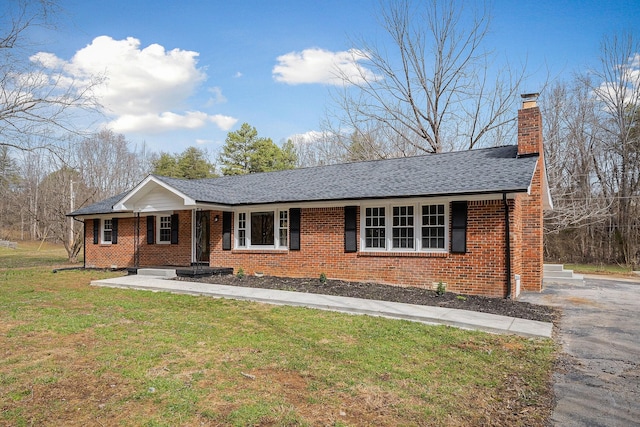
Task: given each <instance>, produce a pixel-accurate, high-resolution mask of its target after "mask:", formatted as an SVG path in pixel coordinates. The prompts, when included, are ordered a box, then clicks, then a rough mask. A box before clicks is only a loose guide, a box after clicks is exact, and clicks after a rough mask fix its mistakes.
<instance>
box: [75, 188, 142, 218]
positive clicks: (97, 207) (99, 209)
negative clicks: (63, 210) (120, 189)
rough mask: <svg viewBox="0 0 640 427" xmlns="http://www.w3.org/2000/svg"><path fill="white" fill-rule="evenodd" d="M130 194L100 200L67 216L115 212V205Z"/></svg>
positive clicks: (125, 193) (126, 192)
mask: <svg viewBox="0 0 640 427" xmlns="http://www.w3.org/2000/svg"><path fill="white" fill-rule="evenodd" d="M127 194H129V192H128V191H125V192H124V193H120V194H116V195H115V196H112V197H109V198H108V199H104V200H100V201H99V202H96V203H94V204H92V205H88V206H85V207H82V208H80V209H78V210H75V211H73V212H71V213H70V214H67V216H79V215H91V214H100V213H110V212H113V205H115V204H116V203H117V202H118V201H119V200H121V199H123V198H124V196H126V195H127Z"/></svg>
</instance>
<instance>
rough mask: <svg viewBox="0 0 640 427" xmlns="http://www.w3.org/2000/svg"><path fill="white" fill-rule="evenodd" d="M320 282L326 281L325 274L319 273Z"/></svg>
mask: <svg viewBox="0 0 640 427" xmlns="http://www.w3.org/2000/svg"><path fill="white" fill-rule="evenodd" d="M320 283H322V284H323V285H324V284H325V283H327V275H326V274H324V272H323V273H320Z"/></svg>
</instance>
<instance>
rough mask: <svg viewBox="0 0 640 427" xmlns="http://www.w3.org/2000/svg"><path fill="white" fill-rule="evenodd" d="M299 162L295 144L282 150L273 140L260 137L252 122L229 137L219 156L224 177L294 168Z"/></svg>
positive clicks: (287, 145) (285, 146)
mask: <svg viewBox="0 0 640 427" xmlns="http://www.w3.org/2000/svg"><path fill="white" fill-rule="evenodd" d="M296 161H297V157H296V154H295V150H294V147H293V143H292V142H291V141H287V143H285V144H284V145H283V147H282V148H280V147H278V146H277V145H276V144H274V142H273V141H272V140H271V138H262V137H258V131H257V130H256V128H254V127H253V126H250V125H249V124H248V123H243V124H242V126H241V127H240V129H238V130H237V131H235V132H229V133H228V134H227V139H226V140H225V144H224V146H223V147H222V152H221V153H220V156H219V162H220V164H221V165H222V173H223V175H244V174H248V173H256V172H269V171H276V170H285V169H293V168H294V167H295V166H296Z"/></svg>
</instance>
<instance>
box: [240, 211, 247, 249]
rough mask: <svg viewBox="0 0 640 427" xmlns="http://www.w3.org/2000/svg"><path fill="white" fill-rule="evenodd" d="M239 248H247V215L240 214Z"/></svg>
mask: <svg viewBox="0 0 640 427" xmlns="http://www.w3.org/2000/svg"><path fill="white" fill-rule="evenodd" d="M238 246H240V247H243V248H244V247H246V246H247V214H246V213H245V212H240V213H239V214H238Z"/></svg>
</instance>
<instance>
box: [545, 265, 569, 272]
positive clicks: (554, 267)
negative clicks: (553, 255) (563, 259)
mask: <svg viewBox="0 0 640 427" xmlns="http://www.w3.org/2000/svg"><path fill="white" fill-rule="evenodd" d="M543 269H544V272H545V273H546V272H547V271H549V272H551V271H562V270H564V264H544V265H543Z"/></svg>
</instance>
